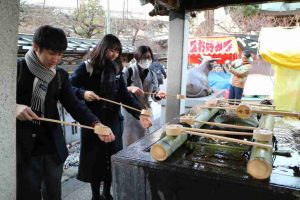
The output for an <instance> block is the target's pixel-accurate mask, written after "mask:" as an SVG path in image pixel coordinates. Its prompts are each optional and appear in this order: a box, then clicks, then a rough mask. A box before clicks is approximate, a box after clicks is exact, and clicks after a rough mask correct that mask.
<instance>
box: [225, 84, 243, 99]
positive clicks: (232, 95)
mask: <svg viewBox="0 0 300 200" xmlns="http://www.w3.org/2000/svg"><path fill="white" fill-rule="evenodd" d="M243 91H244V88H239V87H235V86H232V85H230V87H229V99H242V95H243Z"/></svg>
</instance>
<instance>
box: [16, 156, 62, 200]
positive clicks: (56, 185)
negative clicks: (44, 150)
mask: <svg viewBox="0 0 300 200" xmlns="http://www.w3.org/2000/svg"><path fill="white" fill-rule="evenodd" d="M62 172H63V164H62V163H59V161H58V156H57V155H46V156H34V157H32V158H31V159H30V160H28V161H26V162H22V163H20V164H18V165H17V200H23V199H24V200H29V199H30V200H41V199H42V198H43V200H61V177H62Z"/></svg>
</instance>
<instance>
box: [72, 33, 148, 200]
mask: <svg viewBox="0 0 300 200" xmlns="http://www.w3.org/2000/svg"><path fill="white" fill-rule="evenodd" d="M121 54H122V45H121V42H120V40H119V39H118V38H117V37H116V36H115V35H112V34H107V35H105V36H104V37H103V39H102V40H101V41H100V42H99V43H98V44H97V45H96V47H95V48H94V49H93V50H92V51H91V52H90V53H89V54H88V55H87V56H86V61H84V62H83V63H81V64H80V65H79V66H78V67H77V68H76V70H75V71H74V74H72V76H71V78H70V79H71V83H72V85H73V91H74V93H75V94H76V95H77V96H78V97H79V98H80V99H82V100H84V101H85V103H86V105H87V106H88V107H89V109H90V110H91V111H92V112H93V113H94V114H95V115H96V116H97V117H98V118H99V119H100V120H101V122H102V123H103V124H104V125H106V126H108V127H110V128H111V130H112V131H113V133H114V134H115V136H116V140H115V141H114V142H111V143H107V144H106V143H104V142H102V141H100V140H99V139H98V138H97V137H95V134H91V133H90V130H87V129H83V130H82V132H81V149H80V163H79V171H78V176H77V178H78V179H79V180H81V181H84V182H89V183H90V184H91V190H92V200H111V199H113V197H112V195H111V194H110V190H111V182H112V175H111V160H110V158H111V156H112V155H113V154H114V153H116V152H117V151H119V150H121V149H122V148H123V147H122V133H123V116H122V115H121V110H120V106H119V105H116V104H112V103H110V102H106V101H101V100H100V99H99V97H102V98H105V99H109V100H113V101H116V102H121V103H123V104H125V105H129V106H131V107H134V108H136V109H139V110H141V109H142V108H141V107H140V105H139V103H138V101H137V100H136V99H134V98H133V97H132V96H131V94H130V93H129V91H128V90H127V88H126V84H125V82H124V79H123V77H122V73H121V69H122V62H121ZM128 112H129V113H130V116H132V117H133V118H134V119H135V120H136V121H137V123H140V126H141V127H145V128H146V127H148V126H150V124H151V121H150V118H149V117H146V116H143V115H141V113H139V112H137V111H134V110H130V109H128ZM139 120H140V121H139ZM102 181H103V182H104V184H103V192H102V195H100V185H101V182H102Z"/></svg>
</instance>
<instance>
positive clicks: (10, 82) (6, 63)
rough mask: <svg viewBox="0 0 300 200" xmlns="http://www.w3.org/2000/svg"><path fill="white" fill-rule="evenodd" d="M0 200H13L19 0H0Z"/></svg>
mask: <svg viewBox="0 0 300 200" xmlns="http://www.w3.org/2000/svg"><path fill="white" fill-rule="evenodd" d="M0 10H1V12H0V24H1V28H0V38H1V39H0V49H1V50H0V60H1V62H0V127H1V130H0V199H9V200H13V199H16V116H15V107H16V62H17V60H16V59H17V48H18V45H17V38H18V25H19V1H18V0H0Z"/></svg>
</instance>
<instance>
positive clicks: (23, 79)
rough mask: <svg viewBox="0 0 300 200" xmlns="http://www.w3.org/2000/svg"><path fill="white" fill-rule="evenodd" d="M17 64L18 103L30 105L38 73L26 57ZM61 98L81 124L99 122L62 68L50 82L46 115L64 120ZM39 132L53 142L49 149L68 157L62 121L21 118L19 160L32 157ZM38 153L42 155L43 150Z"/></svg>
mask: <svg viewBox="0 0 300 200" xmlns="http://www.w3.org/2000/svg"><path fill="white" fill-rule="evenodd" d="M17 67H18V68H17V102H16V103H17V104H23V105H27V106H29V107H30V105H31V97H32V89H33V82H34V79H35V76H34V75H33V74H32V73H31V72H30V71H29V69H28V67H27V64H26V61H25V59H21V60H19V61H18V65H17ZM58 101H59V102H60V103H61V104H62V105H63V107H64V108H65V109H66V110H67V111H68V112H69V113H70V114H71V116H72V117H73V118H74V119H75V120H77V121H78V122H79V123H80V124H84V125H88V126H91V125H92V124H93V123H95V122H97V121H98V118H97V117H96V116H95V115H93V114H92V113H91V112H90V110H89V109H88V108H87V106H86V105H85V104H84V103H82V102H81V101H80V100H79V99H78V98H77V97H76V95H75V94H74V93H73V91H72V86H71V84H70V81H69V75H68V73H67V72H66V71H65V70H63V69H61V68H57V69H56V75H55V77H54V79H53V80H52V81H51V82H50V83H49V85H48V90H47V94H46V97H45V114H44V117H46V118H51V119H56V120H59V119H60V117H59V112H58V109H57V102H58ZM39 134H40V135H43V138H44V139H45V138H46V139H47V140H48V141H49V144H50V145H47V146H48V147H47V148H48V149H46V150H47V151H48V152H50V153H57V155H58V156H59V162H60V163H63V162H64V161H65V160H66V158H67V156H68V150H67V147H66V143H65V139H64V135H63V131H62V127H61V125H60V124H56V123H50V122H41V123H40V125H37V124H34V123H32V122H30V121H19V120H17V161H18V162H22V161H24V160H26V159H29V158H30V157H31V156H32V154H33V152H34V150H35V148H36V146H38V144H37V142H38V140H37V138H38V137H39ZM46 142H47V141H46ZM51 144H52V145H51ZM34 153H37V154H39V153H40V152H34ZM41 154H43V152H41Z"/></svg>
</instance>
